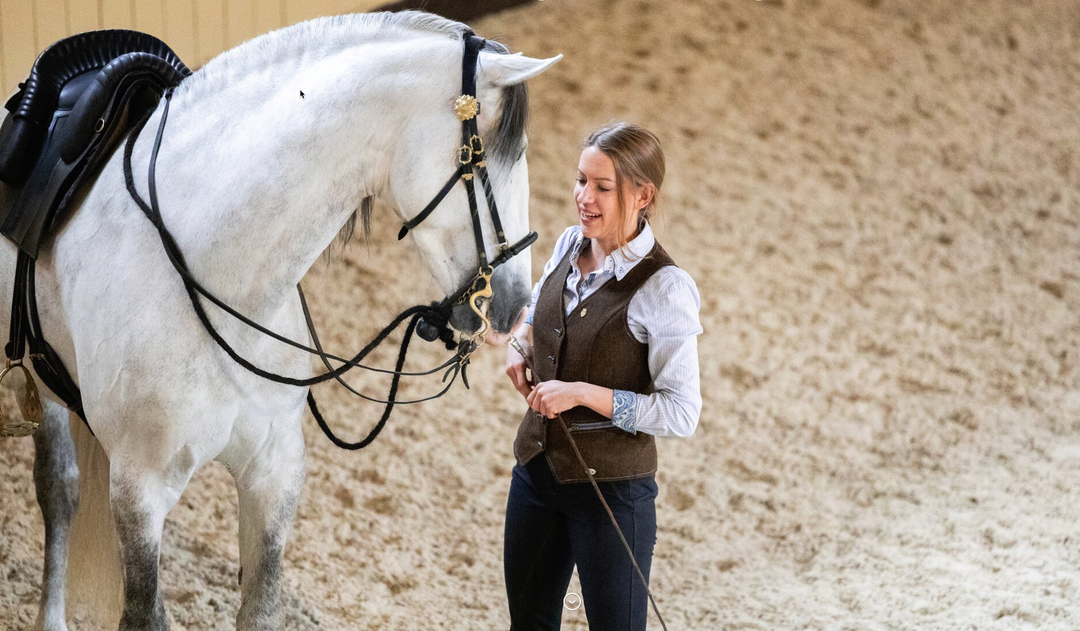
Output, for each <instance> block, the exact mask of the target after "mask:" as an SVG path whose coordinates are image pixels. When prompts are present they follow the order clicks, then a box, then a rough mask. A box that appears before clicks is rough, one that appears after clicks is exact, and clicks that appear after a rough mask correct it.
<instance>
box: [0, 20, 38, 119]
mask: <svg viewBox="0 0 1080 631" xmlns="http://www.w3.org/2000/svg"><path fill="white" fill-rule="evenodd" d="M0 26H2V28H3V33H2V35H3V37H0V65H3V68H4V98H5V99H6V97H7V95H8V94H10V93H11V92H13V91H14V90H15V88H16V86H17V85H18V83H19V82H20V81H22V80H23V79H25V78H26V75H27V74H29V73H30V66H32V65H33V64H34V59H35V58H36V57H37V54H38V53H39V52H41V51H40V50H38V47H37V42H35V41H34V3H33V0H2V1H0Z"/></svg>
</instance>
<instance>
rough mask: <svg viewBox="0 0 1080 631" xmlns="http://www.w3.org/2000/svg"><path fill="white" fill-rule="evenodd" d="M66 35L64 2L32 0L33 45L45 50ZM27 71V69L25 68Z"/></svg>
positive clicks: (66, 25)
mask: <svg viewBox="0 0 1080 631" xmlns="http://www.w3.org/2000/svg"><path fill="white" fill-rule="evenodd" d="M67 34H68V20H67V6H65V4H64V0H34V44H35V45H36V46H37V51H38V52H41V51H42V50H45V47H46V46H49V45H50V44H52V43H53V42H55V41H57V40H61V39H64V38H65V37H67ZM27 70H29V68H27Z"/></svg>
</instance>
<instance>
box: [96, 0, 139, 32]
mask: <svg viewBox="0 0 1080 631" xmlns="http://www.w3.org/2000/svg"><path fill="white" fill-rule="evenodd" d="M98 6H100V7H101V28H135V16H134V15H133V13H134V11H132V8H131V2H130V1H129V0H99V2H98Z"/></svg>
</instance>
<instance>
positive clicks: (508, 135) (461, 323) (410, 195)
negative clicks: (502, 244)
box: [389, 40, 562, 340]
mask: <svg viewBox="0 0 1080 631" xmlns="http://www.w3.org/2000/svg"><path fill="white" fill-rule="evenodd" d="M457 50H458V51H459V52H460V50H461V46H460V43H459V44H458V48H457ZM446 57H447V56H445V55H444V60H445V59H446ZM478 57H479V58H478V60H477V63H476V65H475V77H476V90H475V91H476V100H477V102H478V103H479V111H478V112H477V113H476V114H475V116H476V126H477V130H478V131H479V134H478V135H479V136H480V140H479V141H477V140H475V139H473V140H472V141H471V142H467V143H465V145H464V146H463V134H462V129H463V127H462V125H463V121H462V120H459V119H460V118H463V116H462V112H461V110H462V107H461V105H457V107H455V105H456V104H457V103H458V98H459V97H460V96H461V85H460V83H458V82H457V78H459V77H460V73H453V72H451V71H448V75H450V76H451V78H453V79H454V80H452V81H446V82H440V83H441V85H440V87H439V94H438V95H437V96H435V97H434V98H430V99H425V100H424V102H423V103H420V104H418V107H417V109H416V110H415V111H414V112H412V113H411V114H410V116H411V120H412V124H410V125H406V127H405V130H406V131H405V133H404V134H402V137H401V138H400V141H399V144H398V147H397V149H396V151H395V152H394V164H393V166H392V167H391V172H390V182H389V189H390V193H391V195H390V196H389V197H391V198H392V199H391V200H390V201H391V203H392V205H394V206H395V207H396V208H397V210H398V213H399V214H400V215H401V217H402V220H403V221H405V222H406V224H407V225H409V222H415V223H416V225H415V226H411V225H409V228H410V229H411V230H409V232H411V234H412V235H413V239H414V242H415V244H416V246H417V247H418V248H419V251H420V254H421V256H422V258H423V259H424V261H425V263H426V264H427V266H428V268H429V270H430V272H431V274H432V276H433V277H434V278H435V280H436V282H437V283H438V284H439V287H440V288H441V289H442V290H443V291H444V292H445V293H446V294H447V295H451V294H453V293H455V292H456V291H458V290H459V289H460V288H462V287H463V286H464V285H466V284H468V283H469V282H470V281H471V280H472V279H474V278H475V277H477V275H478V273H479V272H481V271H482V268H483V267H484V265H483V261H481V260H480V256H479V248H478V243H477V238H476V236H475V229H474V221H475V220H474V218H473V216H472V211H471V208H470V203H469V199H468V194H467V189H466V187H467V185H468V184H469V183H467V182H465V181H464V180H463V179H461V178H457V179H455V178H454V177H451V178H450V181H448V180H447V176H450V175H451V174H452V173H455V170H456V169H458V168H459V166H460V165H461V164H463V163H464V164H466V165H468V166H471V167H472V168H473V169H475V168H476V167H477V166H479V167H482V168H486V170H487V173H488V175H489V182H490V189H491V196H490V199H486V197H487V195H486V190H485V189H486V187H487V183H485V182H483V181H482V179H481V178H479V177H477V178H475V179H472V180H471V185H472V187H473V189H474V191H475V199H476V208H477V210H478V212H479V224H480V226H481V234H482V240H483V246H484V250H485V254H486V258H487V261H488V262H491V261H493V260H495V259H496V258H497V257H498V256H499V254H500V250H499V247H498V246H499V244H498V239H497V237H496V228H495V223H494V222H495V221H496V220H495V219H493V214H495V212H496V211H495V209H496V208H497V214H498V218H499V220H501V224H502V228H503V231H504V233H505V238H506V240H507V241H508V242H509V243H511V244H513V243H515V242H517V241H519V240H520V239H522V238H523V237H525V236H526V234H528V232H529V217H528V206H529V174H528V165H527V163H526V158H525V148H526V145H527V144H528V140H527V138H526V135H525V123H526V118H527V111H528V92H527V89H526V86H525V81H526V80H528V79H530V78H532V77H535V76H536V75H538V74H540V73H541V72H543V71H544V70H546V69H547V68H549V67H550V66H551V65H552V64H554V63H555V62H556V61H558V60H559V59H561V58H562V55H559V56H557V57H552V58H550V59H543V60H541V59H532V58H529V57H525V56H523V55H521V54H516V55H510V54H508V50H507V49H506V47H505V46H503V45H502V44H499V43H498V42H493V41H491V40H486V41H485V42H484V44H483V47H482V49H481V50H480V52H479V55H478ZM449 61H450V62H451V63H450V65H451V66H452V67H454V66H453V64H455V63H456V64H457V66H456V67H458V68H460V67H462V57H461V56H460V54H459V55H456V56H454V55H451V56H449ZM466 63H467V61H466ZM469 71H470V69H468V68H465V72H469ZM429 89H430V88H429ZM465 101H466V103H465V107H464V109H465V110H466V111H465V114H464V117H466V118H465V120H468V118H467V117H469V115H470V110H469V107H468V100H467V99H466V100H465ZM455 114H457V115H455ZM467 124H468V123H466V125H467ZM468 135H469V134H466V136H468ZM477 149H479V150H480V151H476V150H477ZM474 172H475V171H474ZM463 177H464V178H466V179H468V178H472V177H473V176H472V175H471V174H470V173H469V171H468V170H467V171H466V174H465V175H464V176H463ZM444 186H446V187H450V188H449V189H446V190H447V193H446V195H445V197H444V198H442V199H441V201H439V198H438V195H437V193H438V192H439V191H440V189H441V188H442V187H444ZM433 197H434V198H435V200H434V201H435V202H437V203H438V207H436V208H434V209H433V210H431V211H430V216H428V215H423V214H422V213H421V211H420V209H422V208H425V207H429V206H430V204H431V203H432V201H433ZM492 200H493V201H494V207H489V206H491V204H490V202H491V201H492ZM485 201H487V203H485ZM419 215H422V216H419ZM418 220H419V221H418ZM404 232H406V231H404V230H403V234H404ZM530 274H531V266H530V262H529V258H528V256H515V257H512V258H510V259H509V260H508V261H506V263H505V264H503V265H500V266H498V267H497V268H495V270H494V273H493V275H492V276H491V281H490V288H491V290H492V295H491V297H490V298H487V299H483V298H482V299H480V301H479V302H480V303H481V305H482V306H483V307H484V308H486V315H487V318H488V320H489V321H490V323H491V327H492V328H493V329H494V338H495V339H496V340H498V339H500V338H503V337H505V334H506V333H509V332H510V331H511V330H512V328H513V327H514V325H515V324H516V323H517V322H518V321H519V318H520V316H521V315H522V313H523V308H524V307H525V306H526V304H527V303H528V300H529V293H530V286H531V285H530ZM485 302H486V305H483V303H485ZM450 324H451V326H453V327H454V328H455V329H457V330H459V331H463V332H466V333H473V332H476V331H477V330H478V329H479V328H480V327H481V319H480V317H479V316H478V315H477V314H476V313H475V312H474V310H473V309H472V308H470V306H469V305H468V304H467V302H461V303H459V304H456V305H455V306H454V307H453V309H452V313H451V318H450Z"/></svg>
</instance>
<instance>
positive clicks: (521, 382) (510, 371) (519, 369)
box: [506, 324, 533, 398]
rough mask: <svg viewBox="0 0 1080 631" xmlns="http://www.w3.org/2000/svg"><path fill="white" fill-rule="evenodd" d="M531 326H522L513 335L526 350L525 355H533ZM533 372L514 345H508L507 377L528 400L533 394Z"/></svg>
mask: <svg viewBox="0 0 1080 631" xmlns="http://www.w3.org/2000/svg"><path fill="white" fill-rule="evenodd" d="M531 332H532V325H531V324H522V325H521V326H520V327H518V328H517V329H516V330H515V331H514V332H513V333H511V335H513V336H514V337H515V338H517V341H518V343H519V344H520V345H521V348H523V349H524V350H525V353H526V354H528V355H530V356H531V355H532V344H531V343H530V341H529V338H530V337H532V336H531V335H530V333H531ZM529 373H531V371H530V370H529V369H528V368H527V367H526V366H525V358H524V357H522V356H521V353H519V352H518V351H517V349H516V348H514V347H513V346H512V345H510V344H507V345H506V376H507V377H510V382H511V383H513V384H514V388H516V389H517V391H518V392H520V393H521V396H523V397H525V398H528V397H529V393H530V392H532V389H533V382H532V377H531V375H530V374H529Z"/></svg>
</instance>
